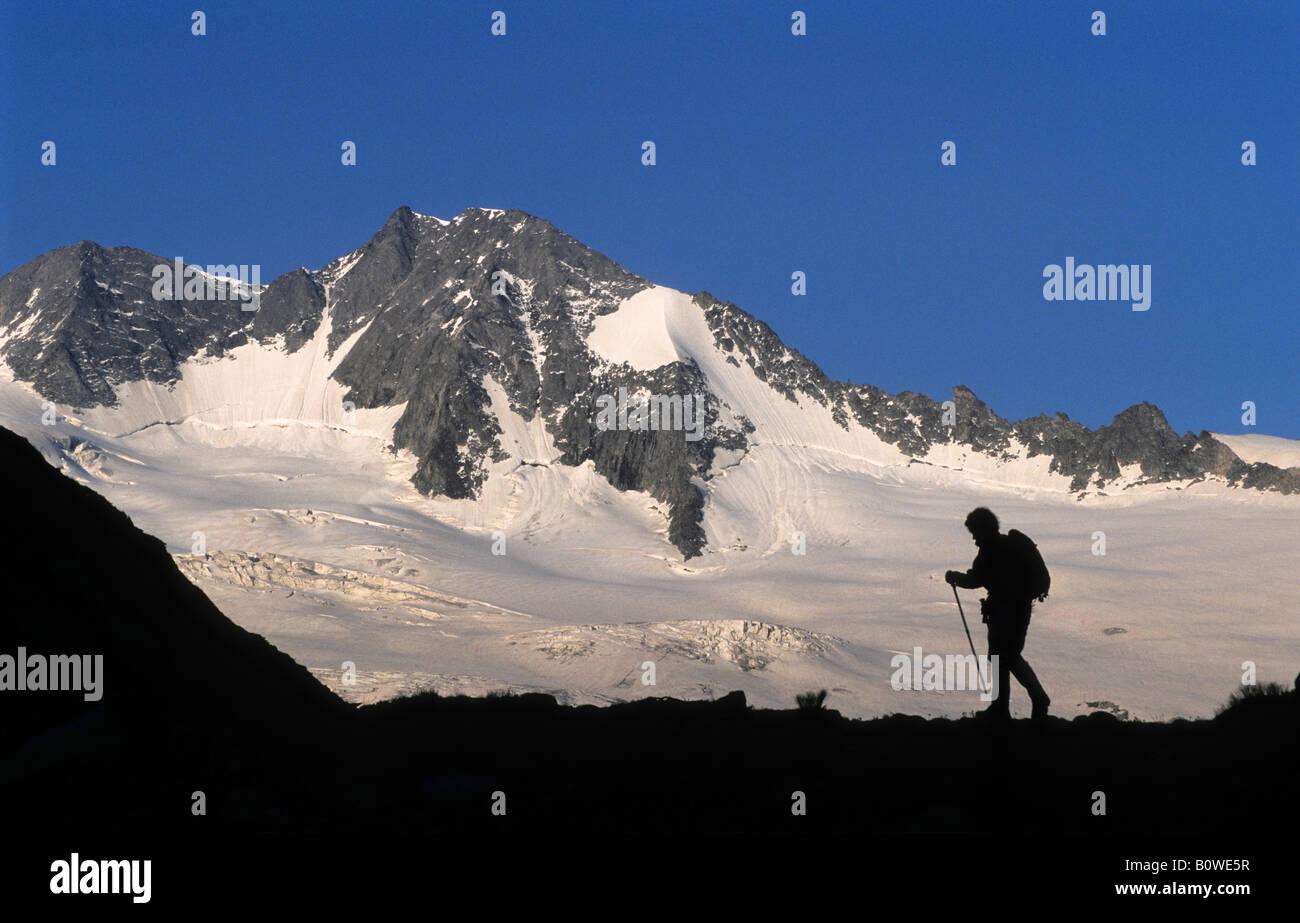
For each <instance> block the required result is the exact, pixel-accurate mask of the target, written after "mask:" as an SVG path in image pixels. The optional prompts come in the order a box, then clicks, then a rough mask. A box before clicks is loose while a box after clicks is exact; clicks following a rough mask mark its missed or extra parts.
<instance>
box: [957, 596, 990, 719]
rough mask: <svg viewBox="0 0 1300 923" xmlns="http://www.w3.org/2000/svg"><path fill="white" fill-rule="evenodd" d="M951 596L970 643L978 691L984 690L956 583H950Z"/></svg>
mask: <svg viewBox="0 0 1300 923" xmlns="http://www.w3.org/2000/svg"><path fill="white" fill-rule="evenodd" d="M952 598H953V599H955V600H957V611H958V612H959V613H961V627H962V628H965V629H966V643H968V644H969V645H970V653H971V656H972V657H974V658H975V679H976V680H978V681H979V684H980V693H981V694H982V693H983V692H984V676H983V674H982V673H980V655H979V654H977V653H975V642H974V641H972V640H971V637H970V626H969V625H967V624H966V613H965V612H964V611H963V610H962V607H961V597H960V596H958V595H957V585H956V584H952Z"/></svg>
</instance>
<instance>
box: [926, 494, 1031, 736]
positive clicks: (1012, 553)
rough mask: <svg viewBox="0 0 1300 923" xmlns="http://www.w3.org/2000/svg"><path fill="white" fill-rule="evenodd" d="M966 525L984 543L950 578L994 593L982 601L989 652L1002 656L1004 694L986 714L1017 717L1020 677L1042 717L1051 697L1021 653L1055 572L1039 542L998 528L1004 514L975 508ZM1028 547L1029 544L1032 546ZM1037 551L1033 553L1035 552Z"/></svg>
mask: <svg viewBox="0 0 1300 923" xmlns="http://www.w3.org/2000/svg"><path fill="white" fill-rule="evenodd" d="M966 528H967V529H969V530H970V534H971V537H972V538H974V539H975V544H976V545H977V546H978V547H979V553H978V554H977V555H976V556H975V562H974V563H973V564H972V565H971V568H970V570H968V571H966V572H965V573H962V572H961V571H956V570H950V571H948V572H947V573H946V574H944V579H945V580H947V581H948V582H949V583H950V584H952V585H953V586H959V587H964V588H965V589H968V590H974V589H977V588H979V587H983V588H984V589H986V590H988V597H987V598H986V599H984V600H982V601H981V602H980V611H981V612H983V613H984V617H983V619H982V620H981V621H983V622H984V623H985V624H986V625H988V626H989V656H990V657H992V656H993V655H994V654H996V655H997V657H998V695H997V698H996V699H995V700H994V702H993V704H992V705H990V706H989V707H988V709H987V710H986V714H987V715H988V716H989V717H990V718H994V719H998V720H1008V719H1010V717H1011V709H1010V705H1011V681H1010V677H1009V675H1008V674H1010V675H1011V676H1015V678H1016V679H1017V680H1019V681H1020V685H1022V686H1024V687H1025V689H1026V690H1027V691H1028V692H1029V698H1030V701H1032V702H1033V705H1034V713H1033V716H1034V718H1036V719H1041V718H1045V717H1047V706H1048V705H1050V704H1051V702H1052V700H1051V699H1050V698H1048V696H1047V693H1046V692H1044V691H1043V687H1042V686H1041V685H1039V682H1038V677H1037V676H1035V675H1034V671H1033V669H1032V668H1031V667H1030V666H1029V663H1028V662H1027V661H1026V660H1025V658H1024V657H1023V656H1021V651H1023V650H1024V648H1025V634H1026V633H1027V632H1028V631H1029V615H1030V612H1031V610H1032V609H1033V604H1034V599H1035V598H1038V599H1043V598H1045V597H1046V596H1047V587H1048V585H1049V584H1050V577H1048V576H1047V568H1046V567H1045V566H1044V565H1043V563H1042V557H1041V556H1040V555H1039V554H1038V550H1037V548H1035V547H1034V543H1033V542H1031V541H1030V540H1029V537H1028V536H1026V535H1024V534H1023V533H1020V532H1017V531H1016V530H1015V529H1012V530H1011V531H1010V532H1008V533H1007V534H1006V535H1003V534H1002V533H1000V532H999V531H998V517H997V516H995V515H993V512H992V511H991V510H989V509H987V508H985V507H982V506H981V507H979V508H978V509H974V510H971V512H970V515H968V516H967V517H966ZM1026 546H1027V547H1026ZM1031 550H1032V554H1030V551H1031Z"/></svg>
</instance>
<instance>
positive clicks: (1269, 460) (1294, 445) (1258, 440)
mask: <svg viewBox="0 0 1300 923" xmlns="http://www.w3.org/2000/svg"><path fill="white" fill-rule="evenodd" d="M1214 438H1215V439H1217V440H1219V441H1220V442H1222V443H1223V444H1224V445H1226V446H1227V447H1228V448H1230V449H1232V451H1234V452H1236V453H1237V457H1238V458H1240V459H1241V460H1242V461H1244V462H1249V463H1251V464H1265V465H1273V466H1275V467H1278V468H1300V439H1283V438H1281V437H1280V436H1258V435H1254V434H1242V435H1236V436H1227V435H1224V434H1223V433H1215V434H1214Z"/></svg>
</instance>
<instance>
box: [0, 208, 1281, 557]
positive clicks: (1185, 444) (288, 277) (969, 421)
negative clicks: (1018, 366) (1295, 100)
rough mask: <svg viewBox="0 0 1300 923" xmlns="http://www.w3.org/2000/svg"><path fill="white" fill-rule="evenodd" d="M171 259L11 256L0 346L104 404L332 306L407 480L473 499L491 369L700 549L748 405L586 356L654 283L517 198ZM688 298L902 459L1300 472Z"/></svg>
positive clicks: (776, 386) (756, 355)
mask: <svg viewBox="0 0 1300 923" xmlns="http://www.w3.org/2000/svg"><path fill="white" fill-rule="evenodd" d="M170 262H171V261H170V260H169V259H167V258H163V257H158V256H155V255H153V254H149V253H146V252H144V251H141V250H136V249H133V248H130V247H116V248H103V247H100V246H98V245H96V244H94V243H91V242H89V241H83V242H82V243H80V244H78V245H76V246H72V247H63V248H60V249H58V250H55V251H52V252H51V253H48V254H46V255H45V256H42V257H40V258H38V259H35V260H33V261H31V262H29V263H27V264H26V265H24V266H21V267H19V268H18V269H15V270H14V271H13V272H11V273H9V274H8V275H6V276H4V277H3V278H0V336H4V335H7V337H8V338H7V340H4V341H3V342H4V345H3V347H2V348H0V355H2V356H3V358H4V360H5V361H6V362H7V363H8V364H9V365H10V367H11V368H12V369H13V370H14V372H15V374H16V376H17V377H18V378H19V379H21V380H23V381H27V382H30V383H31V384H32V385H33V386H34V387H35V388H36V390H37V391H38V392H39V393H40V394H41V395H42V396H43V397H46V398H48V399H49V400H52V401H54V402H56V403H61V404H65V405H69V406H72V407H86V406H93V405H101V404H103V405H111V404H113V403H114V402H115V401H116V396H115V393H114V391H115V388H116V387H117V386H120V385H122V384H124V383H126V382H130V381H138V380H148V381H153V382H161V383H171V382H174V381H176V380H177V379H178V378H179V377H180V374H181V372H180V365H181V364H182V363H184V362H185V361H186V360H188V359H191V358H194V357H195V356H198V355H205V356H214V357H215V356H221V355H224V354H225V353H227V352H228V351H229V350H231V349H233V348H235V347H238V346H240V345H242V344H244V343H248V342H250V341H259V342H262V343H275V344H278V345H279V346H280V348H283V349H285V350H287V351H289V352H296V351H297V350H299V349H301V348H302V347H303V345H304V344H306V343H307V342H308V341H310V340H311V339H312V337H313V336H315V335H316V334H317V332H318V331H319V329H320V325H321V324H322V323H328V324H329V328H328V329H329V332H328V337H327V340H326V343H327V348H328V351H329V353H330V354H331V355H334V354H336V353H338V352H339V350H340V349H341V348H342V347H343V346H344V344H348V345H347V349H346V352H345V354H344V355H343V356H342V358H341V360H340V362H339V365H338V367H337V368H336V369H335V371H334V377H335V378H336V379H337V380H338V381H339V382H340V383H342V384H343V385H345V386H346V387H347V388H348V389H349V390H348V393H347V400H350V401H352V402H354V403H355V404H356V406H358V407H363V408H374V407H382V406H392V405H396V404H405V410H404V411H403V413H402V415H401V417H400V418H399V419H398V421H397V423H396V425H395V427H394V432H393V443H394V447H395V448H405V449H409V450H410V451H411V452H412V453H413V454H414V455H415V456H416V457H417V458H418V460H419V463H418V468H417V470H416V473H415V476H414V478H413V481H414V484H415V486H416V487H417V488H418V489H419V490H421V491H422V492H425V493H429V494H436V495H443V496H447V497H453V498H472V497H475V496H477V495H478V492H479V490H480V489H481V487H482V486H483V483H484V481H485V479H486V477H487V470H488V465H489V464H490V463H491V462H493V461H500V460H503V459H505V458H506V457H507V456H506V455H505V454H504V451H503V449H502V446H501V442H500V438H499V437H500V435H501V432H502V431H501V428H500V426H499V425H498V421H497V419H496V417H495V415H494V414H493V412H492V401H491V397H490V394H489V391H490V388H491V383H490V382H495V383H496V385H497V386H499V387H500V389H501V391H502V392H503V393H504V395H505V400H506V401H507V402H508V403H509V406H510V408H511V409H512V410H513V411H514V412H515V413H517V414H519V415H520V416H521V417H522V418H523V419H524V420H526V421H528V420H533V419H534V418H536V417H538V416H540V417H541V418H542V419H543V420H544V421H545V424H546V428H547V431H548V432H549V433H550V434H551V436H552V438H553V440H554V443H555V446H556V448H557V450H558V452H559V456H558V457H557V458H555V459H552V460H548V461H553V462H555V463H559V464H565V465H578V464H582V463H583V462H586V461H591V462H592V464H593V465H594V466H595V468H596V470H597V471H598V472H599V473H600V474H602V475H603V476H604V477H606V478H607V479H608V480H609V481H610V483H612V484H613V485H615V486H616V487H618V488H619V489H623V490H642V491H646V492H647V493H649V494H650V495H651V496H653V497H654V498H656V499H657V500H659V501H660V502H662V503H663V504H664V505H665V506H666V508H667V511H668V519H669V537H670V539H671V541H672V542H673V544H674V545H675V546H676V547H677V548H678V549H679V550H681V551H682V553H683V554H684V555H685V556H687V557H691V556H693V555H695V554H698V553H700V551H701V549H702V548H703V547H704V543H705V533H704V529H703V525H702V515H703V513H702V511H703V506H704V497H703V494H702V493H701V487H702V486H703V485H706V484H707V481H708V480H709V478H710V476H711V469H712V468H713V463H714V455H715V452H716V451H717V450H718V449H719V448H725V449H729V450H740V451H743V450H744V449H745V448H746V447H747V446H748V444H749V436H750V435H751V434H752V433H753V432H754V427H753V425H752V424H751V423H750V422H749V421H748V419H747V417H746V415H745V411H746V408H744V407H725V408H724V407H723V406H722V405H721V402H720V401H719V400H718V398H717V397H716V395H715V394H713V393H712V392H711V390H710V388H709V383H708V381H707V380H706V378H705V376H704V374H703V373H702V372H701V370H700V368H699V366H698V365H697V364H696V363H695V361H694V360H693V359H690V358H686V359H682V360H679V361H677V362H672V363H670V364H668V365H664V366H662V367H660V368H658V369H654V370H652V371H648V372H646V371H638V370H635V369H632V368H630V367H629V366H627V365H611V364H610V363H607V362H605V361H604V360H602V359H601V358H600V357H598V356H596V355H595V354H593V353H592V351H591V350H590V349H589V348H588V346H587V342H586V341H587V336H588V334H590V332H591V331H592V329H593V325H594V322H595V319H596V318H597V317H599V316H601V315H605V314H609V313H611V312H613V311H615V310H616V309H617V308H618V307H619V305H620V304H621V303H622V302H623V301H624V300H626V299H627V298H629V297H630V296H632V295H633V294H635V293H637V292H639V291H641V290H643V289H645V288H648V287H649V286H650V283H649V282H648V281H647V280H645V279H642V278H640V277H638V276H635V275H633V274H632V273H629V272H628V271H627V270H625V269H623V268H622V267H620V266H619V265H617V264H616V263H614V262H613V261H611V260H610V259H608V258H607V257H605V256H602V255H601V254H599V253H596V252H595V251H593V250H591V249H589V248H587V247H585V246H583V245H582V244H581V243H579V242H578V241H576V240H574V239H573V238H571V237H569V236H567V235H566V234H563V233H562V232H560V231H559V230H557V229H556V228H555V227H554V226H552V225H551V224H550V223H548V222H546V221H543V220H541V219H539V218H534V217H532V216H530V215H527V214H524V213H523V212H520V211H515V210H511V211H496V210H485V209H471V210H469V211H466V212H465V213H464V214H462V215H460V216H459V217H457V218H456V219H454V220H453V221H442V220H440V219H437V218H432V217H427V216H422V215H417V214H415V213H414V212H412V211H411V210H410V209H409V208H406V207H402V208H399V209H398V210H397V211H395V212H394V213H393V214H392V216H391V217H390V218H389V219H388V221H387V222H386V223H385V224H384V226H383V227H382V228H381V229H380V230H379V232H378V233H377V234H376V235H375V236H374V237H373V238H372V239H371V240H370V241H369V242H368V243H366V244H365V245H364V246H362V247H361V248H360V249H359V250H356V251H354V252H353V253H351V254H349V255H348V256H346V257H344V258H342V259H340V260H336V261H335V262H333V263H331V264H329V265H328V266H326V267H324V268H322V269H320V270H317V271H315V272H309V271H307V270H305V269H297V270H294V271H293V272H290V273H286V274H284V275H282V276H280V277H279V278H277V279H275V280H273V281H271V282H270V284H269V285H266V286H265V287H264V288H263V289H262V290H261V293H260V299H261V302H260V304H261V306H260V309H259V310H258V311H255V312H254V311H245V310H243V305H242V304H241V302H239V301H236V300H207V301H182V300H156V299H155V298H153V296H152V288H153V281H154V280H153V278H152V276H151V273H152V271H153V269H154V267H155V266H157V265H159V264H162V263H170ZM694 303H695V304H696V305H697V306H699V308H700V310H701V312H702V313H703V316H704V319H705V322H706V323H707V324H708V327H709V329H710V330H711V331H712V333H713V338H714V345H715V347H716V348H717V349H718V350H719V351H721V353H722V354H723V355H725V356H726V357H727V362H729V363H730V364H732V365H733V366H736V367H738V368H739V367H742V366H748V367H749V368H750V369H752V370H753V373H754V374H755V375H756V376H757V377H758V378H759V379H760V380H762V381H764V382H766V383H767V385H768V386H770V387H771V388H772V389H773V390H774V391H775V392H777V393H778V394H780V395H783V396H784V397H785V398H786V399H787V400H791V401H799V400H805V399H806V400H811V401H814V402H816V403H817V404H820V405H821V406H823V407H827V408H829V409H830V411H831V413H832V415H833V417H834V419H835V420H836V421H837V422H838V423H839V424H840V425H841V426H844V427H845V428H848V427H849V426H850V425H851V423H852V422H857V423H858V424H860V425H862V426H864V427H866V428H868V429H870V430H871V431H872V432H874V433H876V434H877V435H878V436H880V438H882V439H883V440H884V441H886V442H888V443H890V444H892V445H895V446H897V447H898V448H899V449H900V450H901V451H902V452H904V453H906V454H908V455H911V456H914V457H918V458H919V457H923V456H925V455H926V454H927V453H928V452H929V451H930V450H931V449H932V448H933V447H935V446H936V445H944V444H952V443H956V444H959V445H962V446H967V447H969V448H970V449H971V450H973V451H974V452H979V453H984V454H987V455H990V456H992V457H994V458H999V459H1009V458H1011V457H1014V455H1015V454H1016V453H1017V452H1018V451H1020V449H1019V446H1021V445H1022V446H1024V447H1025V448H1026V450H1027V451H1028V453H1029V454H1030V455H1048V456H1050V457H1051V460H1052V461H1051V468H1052V470H1053V471H1055V472H1058V473H1060V474H1062V475H1064V476H1066V477H1068V478H1070V484H1071V488H1072V489H1073V490H1075V491H1079V492H1083V491H1086V490H1089V489H1100V488H1104V487H1105V486H1106V485H1108V484H1110V483H1111V482H1113V481H1115V480H1116V479H1117V478H1118V477H1119V475H1120V471H1121V468H1122V467H1124V466H1131V465H1135V464H1136V465H1140V468H1141V471H1142V474H1143V479H1144V480H1146V481H1150V482H1162V481H1176V480H1194V479H1198V478H1203V477H1206V476H1209V475H1214V476H1218V477H1222V478H1225V479H1226V480H1227V481H1228V482H1230V483H1232V484H1235V485H1239V486H1242V487H1248V488H1255V489H1261V490H1276V491H1280V492H1282V493H1293V492H1296V491H1298V490H1300V469H1286V470H1283V469H1278V468H1275V467H1273V466H1271V465H1259V464H1255V465H1250V464H1246V463H1245V462H1243V461H1242V460H1241V459H1240V458H1238V457H1237V456H1236V455H1235V454H1234V453H1233V452H1232V451H1231V450H1230V449H1229V448H1228V447H1227V446H1225V445H1223V444H1222V443H1220V442H1218V441H1217V440H1215V439H1214V438H1213V436H1211V435H1210V434H1209V433H1206V432H1202V433H1201V434H1200V435H1199V436H1194V435H1193V434H1191V433H1188V434H1186V435H1184V436H1183V437H1181V438H1180V437H1179V436H1178V435H1177V434H1176V433H1175V432H1174V431H1173V430H1172V429H1171V428H1170V427H1169V424H1168V423H1167V422H1166V421H1165V418H1164V416H1163V415H1162V414H1161V413H1160V411H1159V410H1158V409H1157V408H1155V407H1154V406H1152V405H1150V404H1145V403H1144V404H1138V405H1135V406H1133V407H1130V408H1129V409H1127V410H1125V411H1124V412H1123V413H1121V414H1119V415H1118V416H1117V417H1116V418H1115V419H1114V421H1113V422H1112V423H1111V424H1110V425H1109V426H1102V427H1098V428H1097V429H1095V430H1090V429H1088V428H1087V427H1085V426H1082V425H1081V424H1079V423H1075V422H1073V421H1071V420H1070V419H1069V418H1068V417H1066V416H1065V415H1064V414H1060V413H1058V414H1056V415H1055V416H1052V417H1049V416H1038V417H1033V418H1030V419H1027V420H1021V421H1019V422H1011V421H1007V420H1004V419H1002V418H1001V417H999V416H998V415H997V414H995V413H994V412H993V411H992V410H991V409H990V408H989V407H988V406H986V405H985V404H984V403H983V402H982V401H981V400H979V398H977V397H976V396H975V394H974V393H973V392H971V391H970V390H969V389H968V388H966V387H963V386H958V387H956V388H954V389H953V398H952V407H951V408H950V412H949V413H947V414H946V413H945V407H944V404H942V403H940V402H937V401H934V400H932V399H930V398H929V397H926V396H925V395H921V394H914V393H912V392H907V391H905V392H902V393H901V394H896V395H893V394H889V393H887V392H885V391H882V390H880V389H879V388H875V387H872V386H870V385H852V384H848V383H844V382H836V381H832V380H830V379H829V378H827V376H826V375H825V374H824V373H823V372H822V370H821V369H820V368H818V367H817V365H816V364H814V363H813V362H811V361H810V360H809V359H807V358H806V357H804V356H802V355H801V354H799V353H798V352H797V351H796V350H792V349H789V348H788V347H786V346H785V344H783V343H782V342H781V340H780V338H779V337H778V336H777V335H776V333H775V332H773V331H772V329H771V328H770V327H768V326H767V325H766V324H764V323H763V322H762V321H760V320H758V319H756V318H754V317H752V316H751V315H749V314H747V313H746V312H745V311H743V310H741V309H740V308H738V307H736V306H735V305H733V304H730V303H724V302H719V301H718V300H717V299H715V298H713V296H711V295H710V294H709V293H707V292H701V293H699V294H698V295H696V296H695V297H694ZM489 379H490V381H489ZM620 387H625V388H627V389H628V392H630V393H631V392H636V391H638V390H643V391H647V392H649V393H653V394H701V395H704V398H705V402H706V414H707V416H706V419H707V424H708V425H707V428H706V430H705V435H704V437H703V438H702V439H700V440H698V441H691V440H687V439H684V438H683V434H682V433H681V432H676V431H671V430H670V431H637V430H602V429H600V428H598V426H597V417H596V407H597V403H596V402H597V398H598V397H599V396H600V395H612V394H616V393H617V392H618V389H619V388H620ZM724 410H725V411H727V413H724V412H723V411H724ZM724 420H725V421H731V422H724ZM759 436H760V438H761V434H759Z"/></svg>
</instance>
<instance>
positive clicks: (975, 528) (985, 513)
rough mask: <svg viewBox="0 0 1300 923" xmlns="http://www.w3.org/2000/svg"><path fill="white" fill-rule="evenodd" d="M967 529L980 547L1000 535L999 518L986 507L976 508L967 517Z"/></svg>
mask: <svg viewBox="0 0 1300 923" xmlns="http://www.w3.org/2000/svg"><path fill="white" fill-rule="evenodd" d="M966 528H967V529H968V530H969V531H970V534H971V538H973V539H975V544H977V545H978V544H980V543H981V542H983V541H985V540H986V539H989V538H992V537H993V536H994V535H997V534H998V517H996V516H994V515H993V511H992V510H991V509H989V508H988V507H986V506H980V507H976V508H975V509H973V510H971V511H970V513H969V515H967V516H966Z"/></svg>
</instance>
